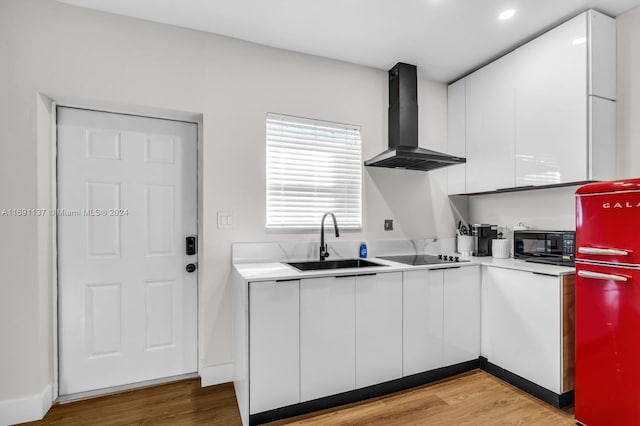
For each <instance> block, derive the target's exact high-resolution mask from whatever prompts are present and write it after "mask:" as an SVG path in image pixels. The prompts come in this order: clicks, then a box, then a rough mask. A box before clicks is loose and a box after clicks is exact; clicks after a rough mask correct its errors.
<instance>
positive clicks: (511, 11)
mask: <svg viewBox="0 0 640 426" xmlns="http://www.w3.org/2000/svg"><path fill="white" fill-rule="evenodd" d="M515 14H516V11H515V9H507V10H503V11H502V12H500V15H498V19H500V20H501V21H505V20H507V19H511V18H513V15H515Z"/></svg>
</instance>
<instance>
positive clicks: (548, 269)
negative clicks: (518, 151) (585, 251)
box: [234, 257, 575, 281]
mask: <svg viewBox="0 0 640 426" xmlns="http://www.w3.org/2000/svg"><path fill="white" fill-rule="evenodd" d="M464 259H465V260H469V262H459V263H443V264H436V265H417V266H413V265H405V264H403V263H398V262H392V261H390V260H385V259H380V258H376V257H373V258H367V260H370V261H371V262H375V263H379V264H380V265H385V266H379V267H376V266H372V267H367V268H345V269H331V270H318V271H304V272H301V271H298V270H297V269H295V268H293V267H292V266H289V265H286V264H285V263H281V262H265V263H236V264H234V267H235V269H236V270H237V271H238V273H240V276H241V277H242V278H243V279H244V280H246V281H274V280H291V279H301V278H317V277H327V276H332V277H335V276H344V275H362V274H368V273H378V272H402V271H412V270H420V269H442V268H456V267H467V266H478V265H482V266H493V267H497V268H505V269H515V270H518V271H526V272H534V273H538V274H546V275H553V276H560V275H566V274H573V273H575V269H574V268H570V267H565V266H555V265H544V264H539V263H530V262H525V261H523V260H517V259H495V258H493V257H469V258H464Z"/></svg>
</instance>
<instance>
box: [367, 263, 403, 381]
mask: <svg viewBox="0 0 640 426" xmlns="http://www.w3.org/2000/svg"><path fill="white" fill-rule="evenodd" d="M400 377H402V272H394V273H388V274H375V275H363V276H358V277H356V388H361V387H365V386H370V385H374V384H376V383H382V382H386V381H389V380H393V379H398V378H400Z"/></svg>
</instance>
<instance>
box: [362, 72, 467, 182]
mask: <svg viewBox="0 0 640 426" xmlns="http://www.w3.org/2000/svg"><path fill="white" fill-rule="evenodd" d="M466 161H467V160H466V159H464V158H461V157H455V156H453V155H449V154H443V153H441V152H436V151H431V150H429V149H424V148H420V147H419V146H418V79H417V73H416V67H415V65H409V64H404V63H402V62H398V63H397V64H396V65H395V66H394V67H393V68H391V69H390V70H389V149H387V150H386V151H384V152H383V153H381V154H378V155H376V156H375V157H373V158H372V159H370V160H367V161H365V162H364V165H365V166H371V167H388V168H393V169H408V170H422V171H428V170H434V169H438V168H440V167H446V166H452V165H455V164H460V163H465V162H466Z"/></svg>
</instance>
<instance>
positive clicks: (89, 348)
mask: <svg viewBox="0 0 640 426" xmlns="http://www.w3.org/2000/svg"><path fill="white" fill-rule="evenodd" d="M57 121H58V123H57V124H58V126H57V129H58V130H57V131H58V292H59V293H58V300H59V303H58V317H59V326H58V330H59V369H60V382H59V392H60V395H69V394H75V393H79V392H85V391H90V390H97V389H102V388H108V387H113V386H119V385H124V384H131V383H137V382H142V381H147V380H153V379H159V378H164V377H170V376H176V375H180V374H186V373H191V372H195V371H196V370H197V272H191V273H190V272H187V270H186V266H187V265H188V264H195V263H196V260H197V256H196V255H195V254H193V255H187V253H186V250H185V248H186V244H185V242H186V241H185V238H186V237H188V236H195V235H196V234H197V168H196V166H197V164H196V152H197V149H196V146H197V132H198V130H197V125H196V124H194V123H185V122H179V121H172V120H161V119H155V118H147V117H139V116H132V115H124V114H112V113H106V112H98V111H90V110H83V109H75V108H64V107H59V108H58V110H57Z"/></svg>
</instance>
